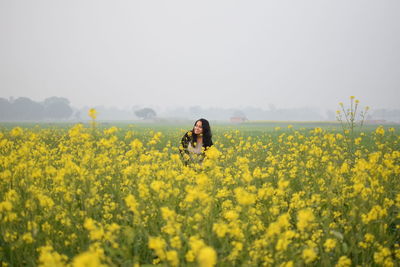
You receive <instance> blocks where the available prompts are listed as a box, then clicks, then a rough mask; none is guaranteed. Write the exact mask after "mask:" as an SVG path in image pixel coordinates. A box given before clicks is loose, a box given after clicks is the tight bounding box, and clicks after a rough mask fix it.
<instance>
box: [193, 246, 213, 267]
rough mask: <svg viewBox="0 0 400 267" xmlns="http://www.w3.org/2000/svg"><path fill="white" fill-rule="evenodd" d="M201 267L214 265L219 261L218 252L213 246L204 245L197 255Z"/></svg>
mask: <svg viewBox="0 0 400 267" xmlns="http://www.w3.org/2000/svg"><path fill="white" fill-rule="evenodd" d="M197 262H198V263H199V266H200V267H212V266H214V265H215V264H216V263H217V253H216V252H215V250H214V249H213V248H212V247H208V246H207V247H203V248H202V249H200V252H199V255H198V256H197Z"/></svg>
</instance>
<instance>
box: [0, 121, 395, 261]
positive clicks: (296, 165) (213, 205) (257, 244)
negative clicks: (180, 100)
mask: <svg viewBox="0 0 400 267" xmlns="http://www.w3.org/2000/svg"><path fill="white" fill-rule="evenodd" d="M189 128H190V126H189ZM189 128H188V129H189ZM188 129H185V130H188ZM398 131H399V130H398V129H397V128H396V129H395V128H384V127H377V128H376V129H375V128H374V129H369V130H366V131H364V132H357V133H356V136H354V138H349V137H348V136H346V134H345V133H343V132H341V131H340V130H332V129H327V128H324V127H323V128H318V127H316V128H304V129H296V127H294V128H292V127H291V126H289V127H281V128H276V129H262V128H258V129H257V131H256V130H254V129H252V128H251V127H250V126H249V128H247V129H245V128H243V129H242V128H241V129H239V130H238V129H235V128H233V127H223V126H218V127H215V128H213V134H214V135H213V140H214V144H215V146H214V147H212V149H210V150H208V151H207V152H206V154H207V157H206V159H205V161H204V162H203V164H202V165H190V166H185V165H184V164H183V163H182V161H181V158H180V155H179V150H178V145H179V141H180V138H181V137H182V135H183V134H184V133H185V131H184V130H183V129H181V128H179V127H164V128H162V129H160V130H151V129H146V128H144V127H138V126H126V127H107V128H105V127H96V125H94V124H93V125H92V127H90V126H85V125H83V124H77V125H74V126H70V127H61V126H60V127H25V128H21V127H9V128H7V127H3V128H1V131H0V233H1V235H0V262H1V264H0V265H2V266H145V265H152V264H155V265H158V266H235V265H236V266H308V265H310V266H335V265H337V266H356V265H359V266H398V262H399V261H400V223H399V222H400V213H399V210H400V182H399V178H400V165H399V163H400V135H399V133H398Z"/></svg>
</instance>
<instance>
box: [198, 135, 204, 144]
mask: <svg viewBox="0 0 400 267" xmlns="http://www.w3.org/2000/svg"><path fill="white" fill-rule="evenodd" d="M197 143H199V144H202V143H203V136H200V135H198V136H197Z"/></svg>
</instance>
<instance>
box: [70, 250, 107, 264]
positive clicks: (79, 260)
mask: <svg viewBox="0 0 400 267" xmlns="http://www.w3.org/2000/svg"><path fill="white" fill-rule="evenodd" d="M72 266H73V267H99V266H104V265H103V264H101V261H100V258H99V256H98V255H97V253H96V252H94V251H87V252H83V253H81V254H79V255H77V256H75V257H74V259H73V261H72Z"/></svg>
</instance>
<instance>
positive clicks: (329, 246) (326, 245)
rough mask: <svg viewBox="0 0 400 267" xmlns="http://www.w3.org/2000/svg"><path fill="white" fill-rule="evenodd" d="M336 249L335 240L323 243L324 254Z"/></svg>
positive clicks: (329, 239)
mask: <svg viewBox="0 0 400 267" xmlns="http://www.w3.org/2000/svg"><path fill="white" fill-rule="evenodd" d="M335 247H336V240H335V239H332V238H328V239H327V240H326V241H325V243H324V248H325V251H326V252H330V251H332V250H333V249H334V248H335Z"/></svg>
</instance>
